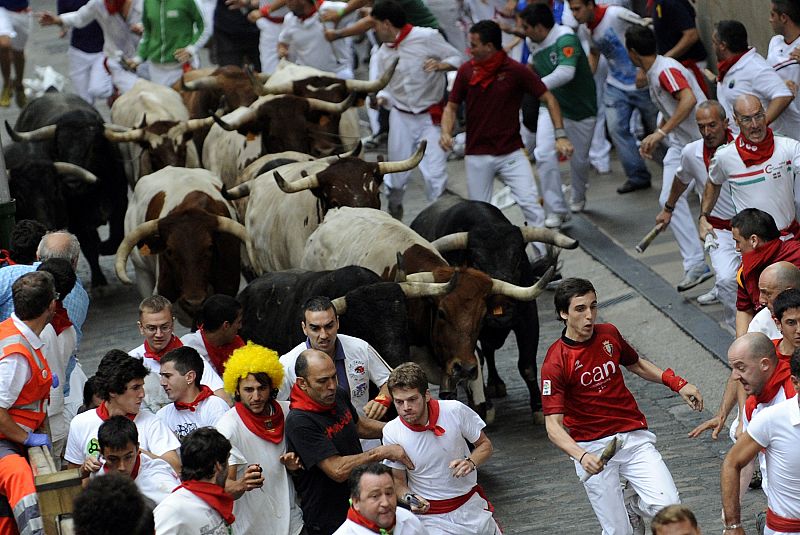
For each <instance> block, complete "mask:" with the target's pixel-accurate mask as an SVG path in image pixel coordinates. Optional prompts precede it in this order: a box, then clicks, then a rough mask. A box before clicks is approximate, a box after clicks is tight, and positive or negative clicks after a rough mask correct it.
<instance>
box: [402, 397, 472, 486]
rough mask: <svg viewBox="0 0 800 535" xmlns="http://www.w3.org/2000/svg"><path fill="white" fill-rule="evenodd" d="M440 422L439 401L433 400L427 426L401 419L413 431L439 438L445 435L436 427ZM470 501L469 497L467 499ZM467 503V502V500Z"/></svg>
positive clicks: (442, 429) (442, 428)
mask: <svg viewBox="0 0 800 535" xmlns="http://www.w3.org/2000/svg"><path fill="white" fill-rule="evenodd" d="M437 421H439V401H438V400H436V399H432V400H430V401H429V402H428V423H426V424H425V425H418V424H410V423H408V422H406V421H405V420H403V418H402V417H401V418H400V422H402V424H403V425H404V426H406V427H408V428H409V429H411V430H412V431H415V432H417V433H424V432H425V431H433V434H434V435H436V436H437V437H440V436H442V435H444V427H442V426H440V425H436V422H437ZM467 499H469V497H467ZM465 501H466V500H465Z"/></svg>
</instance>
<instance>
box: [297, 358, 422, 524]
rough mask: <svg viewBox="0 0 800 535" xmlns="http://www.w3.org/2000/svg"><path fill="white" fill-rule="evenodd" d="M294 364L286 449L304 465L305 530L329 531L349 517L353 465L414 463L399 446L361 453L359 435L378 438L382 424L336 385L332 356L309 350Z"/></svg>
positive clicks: (300, 481)
mask: <svg viewBox="0 0 800 535" xmlns="http://www.w3.org/2000/svg"><path fill="white" fill-rule="evenodd" d="M294 367H295V373H296V375H297V380H296V382H295V385H294V387H292V393H291V398H290V399H291V402H290V404H289V408H290V409H291V410H290V411H289V415H288V416H287V418H286V442H287V450H288V451H291V452H295V453H296V454H297V455H298V456H299V458H300V462H301V463H302V466H303V470H300V471H299V472H298V474H297V477H296V478H295V484H296V486H297V492H298V493H299V495H300V498H301V503H302V504H303V521H304V523H305V530H306V533H307V535H330V534H331V533H333V532H334V531H336V529H337V528H338V527H339V526H340V525H341V524H342V522H344V520H345V518H346V517H347V510H348V498H349V496H350V490H349V489H348V487H347V478H348V477H349V476H350V473H351V472H352V471H353V469H354V468H356V467H357V466H359V465H362V464H364V463H369V462H375V461H381V460H384V459H389V460H392V461H398V462H401V463H403V465H405V466H407V467H408V468H410V469H412V470H413V469H414V465H413V463H412V462H411V461H410V460H409V459H408V456H406V453H405V451H404V450H403V448H402V447H400V446H398V445H383V446H377V447H375V448H372V449H371V450H369V451H367V452H362V450H361V443H360V442H359V438H380V436H381V430H382V429H383V426H384V424H383V423H381V422H378V421H376V420H372V419H370V418H367V417H366V416H359V414H358V412H357V411H356V410H355V408H354V407H353V405H352V403H350V401H349V399H348V395H347V392H346V391H345V390H344V389H342V388H338V387H337V380H336V367H335V366H334V364H333V360H332V359H331V357H330V356H328V355H327V354H326V353H323V352H322V351H319V350H316V349H306V350H305V351H303V352H302V353H300V355H299V356H298V357H297V361H296V362H295V364H294Z"/></svg>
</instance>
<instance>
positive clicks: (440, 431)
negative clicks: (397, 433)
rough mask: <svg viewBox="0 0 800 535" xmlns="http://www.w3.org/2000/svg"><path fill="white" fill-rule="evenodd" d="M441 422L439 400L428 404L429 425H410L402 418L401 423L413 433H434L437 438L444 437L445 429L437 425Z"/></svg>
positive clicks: (432, 400) (433, 400)
mask: <svg viewBox="0 0 800 535" xmlns="http://www.w3.org/2000/svg"><path fill="white" fill-rule="evenodd" d="M438 420H439V400H437V399H431V400H430V401H429V402H428V423H427V424H425V425H418V424H410V423H408V422H406V421H405V420H403V418H402V417H401V418H400V421H401V422H403V425H404V426H406V427H408V428H409V429H411V430H412V431H416V432H417V433H424V432H425V431H433V434H434V435H436V436H437V437H440V436H442V435H444V427H442V426H440V425H436V422H437V421H438Z"/></svg>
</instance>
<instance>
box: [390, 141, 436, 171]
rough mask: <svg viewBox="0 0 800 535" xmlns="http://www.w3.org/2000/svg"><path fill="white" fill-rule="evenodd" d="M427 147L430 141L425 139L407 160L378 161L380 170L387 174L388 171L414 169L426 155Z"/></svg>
mask: <svg viewBox="0 0 800 535" xmlns="http://www.w3.org/2000/svg"><path fill="white" fill-rule="evenodd" d="M427 147H428V141H427V140H425V139H423V140H422V141H421V142H420V144H419V147H417V152H415V153H414V154H412V155H411V157H410V158H408V159H407V160H401V161H399V162H378V172H379V173H380V174H382V175H385V174H386V173H401V172H403V171H410V170H411V169H414V168H415V167H416V166H418V165H419V162H421V161H422V157H423V156H425V149H426V148H427Z"/></svg>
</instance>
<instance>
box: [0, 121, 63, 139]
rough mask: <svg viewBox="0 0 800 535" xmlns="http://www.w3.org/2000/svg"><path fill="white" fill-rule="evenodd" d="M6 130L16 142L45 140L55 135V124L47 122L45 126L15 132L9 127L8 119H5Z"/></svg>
mask: <svg viewBox="0 0 800 535" xmlns="http://www.w3.org/2000/svg"><path fill="white" fill-rule="evenodd" d="M6 131H7V132H8V135H9V136H11V139H13V140H14V141H16V142H17V143H19V142H21V141H45V140H48V139H52V138H53V137H54V136H55V135H56V125H54V124H49V125H47V126H43V127H41V128H37V129H36V130H31V131H30V132H17V131H16V130H14V129H13V128H11V125H10V124H8V121H6Z"/></svg>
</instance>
